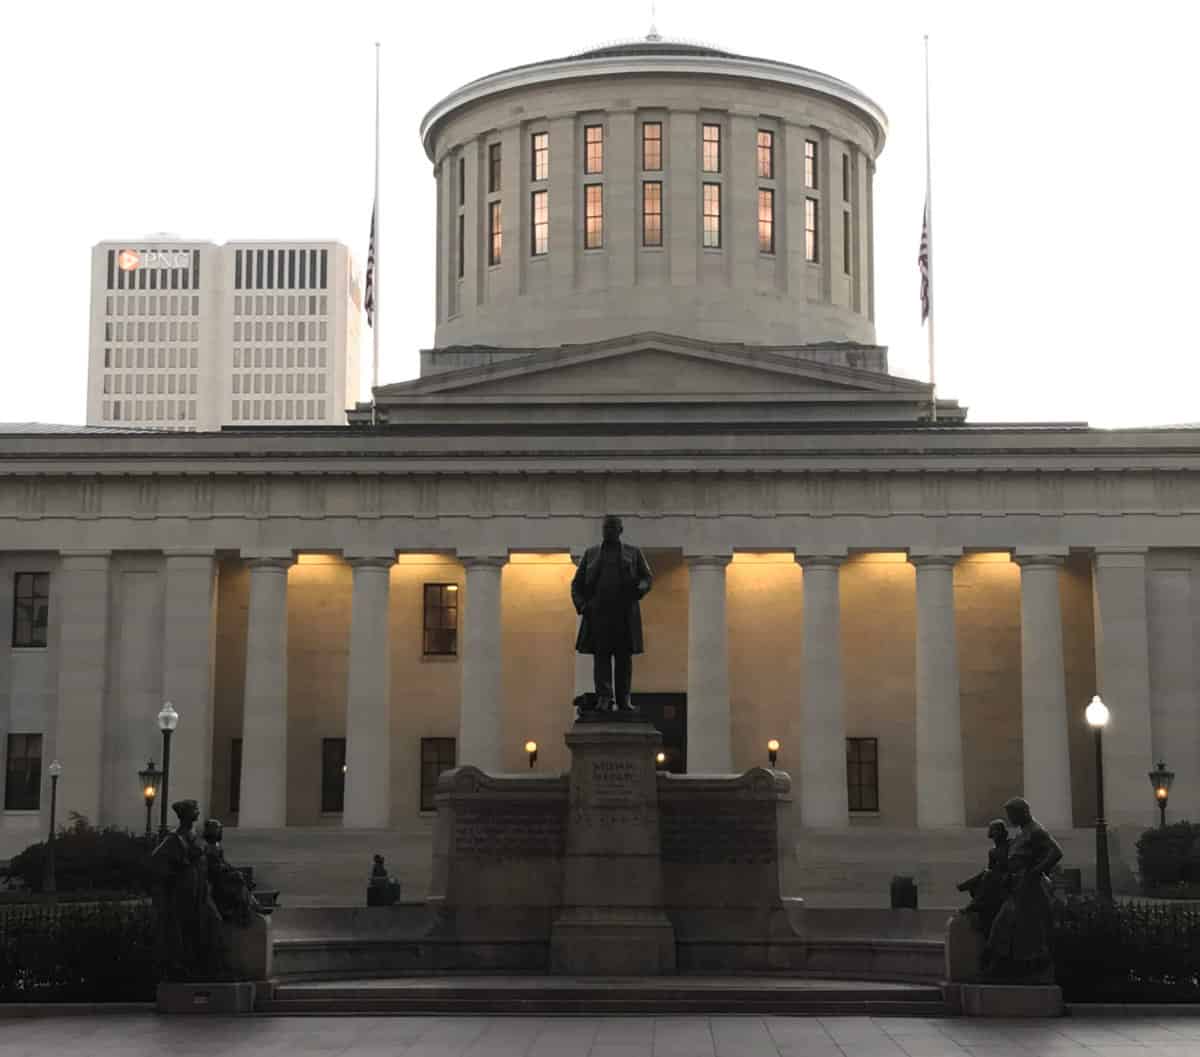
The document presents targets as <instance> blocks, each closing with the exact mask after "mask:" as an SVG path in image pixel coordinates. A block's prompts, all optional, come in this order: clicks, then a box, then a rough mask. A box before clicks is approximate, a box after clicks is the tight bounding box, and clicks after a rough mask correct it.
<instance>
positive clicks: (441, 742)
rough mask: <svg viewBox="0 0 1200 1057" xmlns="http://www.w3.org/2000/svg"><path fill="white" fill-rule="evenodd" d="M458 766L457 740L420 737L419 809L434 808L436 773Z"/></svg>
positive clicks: (430, 809)
mask: <svg viewBox="0 0 1200 1057" xmlns="http://www.w3.org/2000/svg"><path fill="white" fill-rule="evenodd" d="M457 766H458V742H457V741H456V740H455V739H454V738H422V739H421V810H422V811H432V810H434V808H435V806H436V805H435V804H434V801H433V795H434V793H436V792H437V782H438V775H440V774H441V773H442V772H443V771H451V770H453V769H454V768H455V767H457Z"/></svg>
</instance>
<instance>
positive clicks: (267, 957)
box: [221, 914, 275, 980]
mask: <svg viewBox="0 0 1200 1057" xmlns="http://www.w3.org/2000/svg"><path fill="white" fill-rule="evenodd" d="M221 940H222V942H223V944H224V947H225V954H226V957H227V958H228V959H229V968H230V970H231V973H230V975H231V976H234V977H236V978H237V979H239V980H269V979H270V978H271V977H272V976H274V975H275V974H274V971H273V969H274V966H273V963H272V957H273V953H274V947H275V944H274V940H273V936H272V928H271V919H270V918H269V917H263V916H261V915H259V914H251V915H250V924H249V925H247V926H245V927H244V928H243V927H242V926H240V925H233V924H230V923H229V922H227V921H226V922H222V924H221Z"/></svg>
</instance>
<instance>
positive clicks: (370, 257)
mask: <svg viewBox="0 0 1200 1057" xmlns="http://www.w3.org/2000/svg"><path fill="white" fill-rule="evenodd" d="M363 308H364V309H366V312H367V326H369V327H373V326H375V207H374V206H372V207H371V241H370V243H369V244H368V245H367V281H366V288H365V290H364V291H363Z"/></svg>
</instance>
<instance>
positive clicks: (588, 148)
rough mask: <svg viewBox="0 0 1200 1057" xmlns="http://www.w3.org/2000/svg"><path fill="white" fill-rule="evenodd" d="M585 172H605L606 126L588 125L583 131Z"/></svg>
mask: <svg viewBox="0 0 1200 1057" xmlns="http://www.w3.org/2000/svg"><path fill="white" fill-rule="evenodd" d="M583 171H584V172H585V173H589V174H591V173H598V172H604V126H603V125H587V126H585V127H584V130H583Z"/></svg>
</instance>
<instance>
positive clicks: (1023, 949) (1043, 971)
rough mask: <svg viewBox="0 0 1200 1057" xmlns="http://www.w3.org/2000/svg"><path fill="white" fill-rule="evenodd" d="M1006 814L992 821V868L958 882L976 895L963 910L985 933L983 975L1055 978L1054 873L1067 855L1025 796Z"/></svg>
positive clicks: (1013, 979) (999, 979)
mask: <svg viewBox="0 0 1200 1057" xmlns="http://www.w3.org/2000/svg"><path fill="white" fill-rule="evenodd" d="M1004 814H1005V816H1006V819H1007V823H1006V822H1005V821H1003V820H1000V819H997V820H995V821H994V822H992V823H991V825H989V826H988V837H989V838H990V839H991V841H992V850H991V851H990V852H989V853H988V865H987V869H986V870H983V871H981V872H980V873H978V874H976V875H975V876H974V877H972V878H969V879H968V880H966V881H964V882H963V883H962V884H961V885H959V890H960V891H965V892H968V893H970V895H971V902H970V903H969V904H968V905H967V907H966V908H965V909H964V910H963V913H964V914H966V915H967V916H968V917H969V918H970V919H971V921H972V924H973V925H974V927H975V929H976V930H977V931H978V932H979V933H980V935H981V936H983V938H984V947H983V959H982V964H981V965H980V969H981V978H982V979H983V980H984V981H987V982H993V983H1027V984H1040V983H1053V982H1054V961H1053V956H1052V953H1051V950H1050V935H1051V929H1052V926H1053V888H1052V886H1051V883H1050V874H1051V872H1052V871H1053V870H1054V868H1055V866H1057V865H1058V863H1059V860H1061V859H1062V848H1060V847H1059V845H1058V842H1057V841H1056V840H1055V839H1054V838H1053V837H1052V836H1050V834H1049V833H1047V832H1046V830H1045V829H1044V828H1043V827H1042V825H1041V824H1040V823H1039V822H1038V821H1037V819H1035V818H1034V817H1033V813H1032V812H1031V811H1030V808H1029V804H1028V803H1027V802H1026V801H1025V800H1023V799H1021V798H1020V797H1014V798H1013V799H1012V800H1010V801H1008V803H1006V804H1005V805H1004ZM1010 826H1011V827H1013V828H1014V829H1015V831H1016V832H1015V834H1013V835H1010V832H1009V827H1010Z"/></svg>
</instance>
